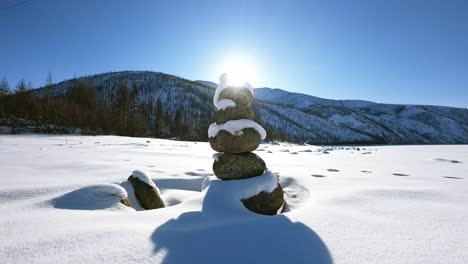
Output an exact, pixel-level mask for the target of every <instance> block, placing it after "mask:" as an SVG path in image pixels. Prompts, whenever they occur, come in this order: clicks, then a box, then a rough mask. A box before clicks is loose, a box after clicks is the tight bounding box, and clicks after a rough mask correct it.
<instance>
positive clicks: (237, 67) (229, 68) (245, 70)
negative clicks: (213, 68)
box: [218, 57, 256, 85]
mask: <svg viewBox="0 0 468 264" xmlns="http://www.w3.org/2000/svg"><path fill="white" fill-rule="evenodd" d="M218 70H221V71H223V72H226V73H228V74H229V82H230V83H231V84H233V85H236V84H242V83H243V82H248V83H250V84H252V83H255V75H256V74H255V67H254V64H253V63H252V62H250V61H248V60H247V59H246V58H243V57H233V58H230V59H228V60H226V61H225V63H224V65H222V67H221V68H220V69H218Z"/></svg>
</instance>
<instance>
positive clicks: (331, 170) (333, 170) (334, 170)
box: [327, 169, 340, 172]
mask: <svg viewBox="0 0 468 264" xmlns="http://www.w3.org/2000/svg"><path fill="white" fill-rule="evenodd" d="M327 171H330V172H339V171H340V170H337V169H328V170H327Z"/></svg>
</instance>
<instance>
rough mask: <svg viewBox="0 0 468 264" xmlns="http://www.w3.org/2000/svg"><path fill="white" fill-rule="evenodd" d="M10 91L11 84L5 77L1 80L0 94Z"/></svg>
mask: <svg viewBox="0 0 468 264" xmlns="http://www.w3.org/2000/svg"><path fill="white" fill-rule="evenodd" d="M9 93H10V85H9V84H8V81H7V79H6V78H5V77H3V79H2V80H1V81H0V96H1V95H7V94H9Z"/></svg>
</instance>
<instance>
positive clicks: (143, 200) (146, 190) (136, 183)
mask: <svg viewBox="0 0 468 264" xmlns="http://www.w3.org/2000/svg"><path fill="white" fill-rule="evenodd" d="M128 181H129V182H130V183H132V186H133V189H134V190H135V196H136V197H137V199H138V201H139V202H140V204H141V206H142V207H143V208H145V209H146V210H151V209H158V208H162V207H164V206H165V205H164V201H163V199H161V196H159V191H158V190H157V189H156V188H155V187H153V186H151V185H149V184H147V183H146V182H144V181H142V180H140V179H139V178H138V177H134V176H132V175H130V177H128Z"/></svg>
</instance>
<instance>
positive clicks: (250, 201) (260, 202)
mask: <svg viewBox="0 0 468 264" xmlns="http://www.w3.org/2000/svg"><path fill="white" fill-rule="evenodd" d="M242 203H243V204H244V206H245V207H246V208H247V209H249V210H250V211H252V212H255V213H258V214H263V215H276V214H277V213H278V211H280V209H281V208H282V207H283V205H284V198H283V189H282V188H281V186H280V185H279V184H278V187H276V189H274V190H273V192H271V193H268V192H260V193H259V194H257V195H254V196H252V197H250V198H247V199H243V200H242Z"/></svg>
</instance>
